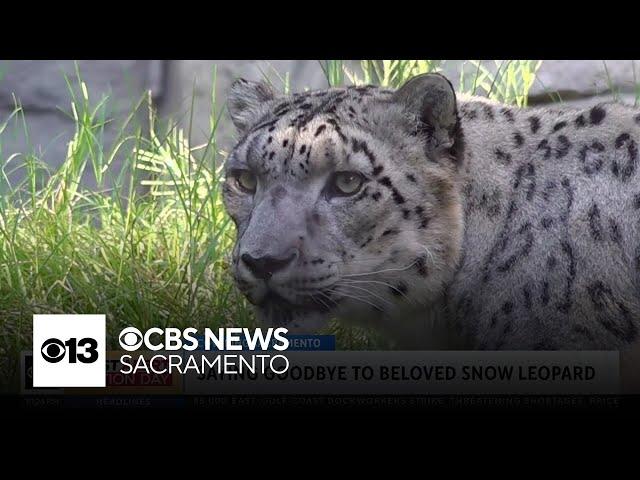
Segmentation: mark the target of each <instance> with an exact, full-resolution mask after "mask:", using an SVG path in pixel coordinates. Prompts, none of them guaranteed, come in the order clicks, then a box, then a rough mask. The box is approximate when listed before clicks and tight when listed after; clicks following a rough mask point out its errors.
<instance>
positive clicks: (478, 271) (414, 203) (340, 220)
mask: <svg viewBox="0 0 640 480" xmlns="http://www.w3.org/2000/svg"><path fill="white" fill-rule="evenodd" d="M228 110H229V114H230V117H231V119H232V121H233V123H234V124H235V126H236V128H237V130H238V132H239V140H238V142H237V144H236V145H235V147H234V148H233V150H232V151H231V153H230V154H229V156H228V158H227V160H226V165H225V172H226V179H225V182H224V185H223V199H224V203H225V206H226V209H227V211H228V213H229V214H230V216H231V218H232V219H233V221H234V223H235V225H236V228H237V239H236V243H235V246H234V249H233V253H232V266H233V272H234V276H235V280H236V283H237V286H238V288H239V289H240V291H241V292H242V293H243V294H244V295H245V296H246V298H247V299H248V300H249V301H250V302H251V303H252V304H254V305H255V306H256V307H255V308H256V313H257V316H258V318H259V319H260V321H261V322H263V323H264V324H265V325H284V326H286V327H287V328H288V329H289V330H290V331H292V332H317V331H321V330H322V329H323V328H325V326H326V324H327V322H328V321H329V319H338V321H339V322H340V321H344V322H356V323H359V324H366V325H370V326H373V327H377V328H380V329H381V330H382V331H384V332H386V333H387V334H389V335H396V336H397V337H398V338H404V339H405V340H406V339H409V340H415V341H417V342H419V341H421V340H424V341H426V342H428V340H429V338H428V337H430V336H432V337H433V338H438V342H439V343H438V344H439V345H440V347H439V348H465V349H479V350H560V349H561V350H588V349H589V350H595V349H621V348H624V347H625V346H629V345H631V344H633V343H634V342H636V340H637V339H638V330H639V328H640V284H639V281H640V177H639V172H638V142H640V110H638V109H634V108H632V107H629V106H625V105H622V104H616V103H605V104H598V105H595V106H592V107H589V108H586V109H576V108H570V107H566V106H563V105H556V106H554V107H553V108H541V107H536V108H518V107H515V106H513V105H506V104H501V103H498V102H494V101H490V100H488V99H485V98H480V97H472V96H465V95H458V94H456V92H455V90H454V88H453V87H452V85H451V83H450V81H449V80H448V79H447V78H446V77H444V76H442V75H440V74H437V73H428V74H422V75H418V76H415V77H413V78H411V79H409V80H408V81H407V82H405V83H404V84H403V85H402V86H401V87H399V88H398V89H390V88H383V87H378V86H372V85H364V86H348V87H343V88H327V89H324V90H317V91H307V92H303V93H294V94H291V95H284V94H281V93H277V92H275V91H274V90H273V88H271V87H270V86H268V85H267V84H265V83H263V82H251V81H247V80H244V79H238V80H236V81H235V83H234V84H233V86H232V87H231V90H230V93H229V98H228ZM443 332H444V333H443Z"/></svg>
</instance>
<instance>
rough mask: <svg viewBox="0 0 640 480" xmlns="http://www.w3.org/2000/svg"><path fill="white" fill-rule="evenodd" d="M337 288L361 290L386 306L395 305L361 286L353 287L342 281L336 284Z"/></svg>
mask: <svg viewBox="0 0 640 480" xmlns="http://www.w3.org/2000/svg"><path fill="white" fill-rule="evenodd" d="M335 286H336V287H341V288H353V289H355V290H359V291H362V292H365V293H366V294H368V295H370V296H372V297H374V298H376V299H378V300H380V301H381V302H383V303H386V304H388V305H389V306H393V303H392V302H390V301H389V300H387V299H385V298H383V297H381V296H380V295H378V294H377V293H375V292H373V291H371V290H370V289H367V288H364V287H359V286H357V285H351V284H348V283H344V282H341V281H340V282H337V283H336V284H335Z"/></svg>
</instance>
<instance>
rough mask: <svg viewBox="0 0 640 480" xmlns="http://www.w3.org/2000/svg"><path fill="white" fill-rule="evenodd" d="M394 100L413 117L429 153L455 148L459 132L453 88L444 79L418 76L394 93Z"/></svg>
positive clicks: (442, 77)
mask: <svg viewBox="0 0 640 480" xmlns="http://www.w3.org/2000/svg"><path fill="white" fill-rule="evenodd" d="M393 100H394V101H395V102H398V103H400V104H402V105H403V106H404V107H405V109H406V110H407V111H408V112H409V113H411V114H413V115H414V116H415V118H416V120H417V121H418V122H417V130H418V133H419V134H424V135H425V136H426V137H427V144H426V145H427V151H428V153H433V152H435V151H443V150H444V151H448V150H449V149H452V148H454V147H455V144H456V143H457V136H458V134H459V130H460V125H459V120H458V109H457V106H456V94H455V91H454V90H453V85H451V82H449V80H447V78H446V77H444V76H442V75H440V74H438V73H425V74H422V75H417V76H415V77H413V78H411V79H410V80H408V81H407V82H406V83H405V84H404V85H403V86H402V87H400V88H399V89H398V90H397V91H396V92H395V94H394V96H393ZM450 153H452V154H454V155H456V152H455V151H452V152H450Z"/></svg>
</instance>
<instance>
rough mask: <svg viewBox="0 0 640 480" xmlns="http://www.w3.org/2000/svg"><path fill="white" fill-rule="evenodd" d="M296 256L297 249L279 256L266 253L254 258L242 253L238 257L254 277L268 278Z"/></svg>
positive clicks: (282, 268)
mask: <svg viewBox="0 0 640 480" xmlns="http://www.w3.org/2000/svg"><path fill="white" fill-rule="evenodd" d="M297 257H298V251H297V250H295V251H293V252H289V253H288V254H287V255H283V256H279V257H274V256H270V255H266V256H264V257H258V258H256V257H253V256H251V255H250V254H248V253H243V254H242V256H241V257H240V258H241V259H242V262H243V263H244V264H245V265H246V266H247V268H248V269H249V270H250V271H251V273H253V275H254V276H255V277H256V278H259V279H260V280H269V279H270V278H271V276H272V275H273V274H274V273H276V272H279V271H280V270H284V269H285V268H286V267H287V266H288V265H289V264H291V263H292V262H293V261H294V260H295V259H296V258H297Z"/></svg>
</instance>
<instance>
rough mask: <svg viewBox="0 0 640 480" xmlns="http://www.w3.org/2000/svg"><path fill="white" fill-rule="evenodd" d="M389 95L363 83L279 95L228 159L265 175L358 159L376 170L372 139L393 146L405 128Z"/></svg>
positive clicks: (296, 173) (304, 172)
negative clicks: (283, 95) (355, 85)
mask: <svg viewBox="0 0 640 480" xmlns="http://www.w3.org/2000/svg"><path fill="white" fill-rule="evenodd" d="M393 93H394V91H393V90H388V89H384V88H380V87H375V86H363V87H347V88H331V89H327V90H319V91H313V92H306V93H297V94H293V95H290V96H287V97H280V98H278V99H276V100H274V101H272V102H271V104H270V105H269V107H268V109H266V111H265V112H264V114H263V115H262V116H261V118H260V119H259V120H257V121H256V122H255V123H254V124H253V125H252V126H251V128H250V129H248V131H247V132H246V133H245V134H244V136H243V138H242V139H241V140H240V141H239V142H238V144H237V146H236V148H235V149H234V151H233V153H232V155H231V157H230V160H231V163H232V164H243V165H244V166H246V167H250V168H252V169H254V170H255V171H256V172H258V173H259V174H261V175H264V176H265V177H267V178H269V177H270V178H275V177H280V176H282V175H286V176H288V177H293V178H305V177H307V176H309V175H312V174H313V173H322V170H327V171H330V170H332V169H335V168H337V167H339V166H344V167H354V168H358V167H362V168H366V167H367V165H365V164H363V163H366V164H368V167H369V168H368V169H372V168H375V165H374V161H373V158H372V157H373V154H372V153H371V149H373V146H371V145H369V143H368V141H369V140H370V139H371V137H372V136H374V137H375V136H378V137H379V138H380V137H384V141H385V143H390V144H393V143H394V140H395V139H396V137H402V136H404V134H403V133H402V132H404V131H405V130H406V126H405V125H404V123H405V118H404V116H403V114H402V113H401V111H400V110H399V109H398V108H397V107H395V108H394V105H393V103H392V102H391V99H392V95H393ZM394 113H395V115H394ZM390 130H392V131H390ZM393 131H395V132H397V133H398V135H397V136H396V135H394V134H393V133H394V132H393ZM363 158H364V159H365V160H366V162H363V160H362V159H363ZM351 161H352V162H351ZM349 162H351V163H349ZM341 164H342V165H341ZM314 170H315V172H314Z"/></svg>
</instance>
